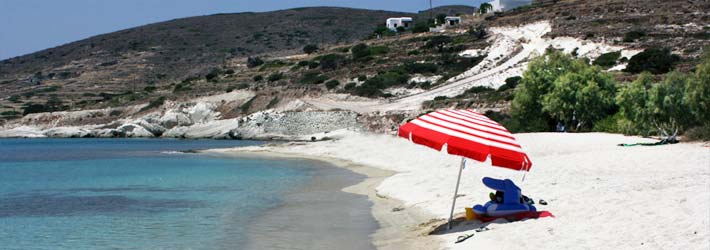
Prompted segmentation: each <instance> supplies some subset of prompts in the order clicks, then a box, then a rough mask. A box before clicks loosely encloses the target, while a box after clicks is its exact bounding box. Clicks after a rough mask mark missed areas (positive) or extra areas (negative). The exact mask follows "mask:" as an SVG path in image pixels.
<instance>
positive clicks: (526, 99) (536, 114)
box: [511, 50, 585, 132]
mask: <svg viewBox="0 0 710 250" xmlns="http://www.w3.org/2000/svg"><path fill="white" fill-rule="evenodd" d="M584 65H585V63H584V62H582V61H580V60H575V59H573V58H572V57H571V56H569V55H565V54H563V53H562V52H560V51H555V50H548V51H547V52H546V53H545V55H543V56H541V57H538V58H535V59H533V60H532V61H531V62H530V63H529V64H528V69H527V71H525V73H523V79H522V80H521V81H520V84H519V85H518V86H517V88H516V89H515V97H514V99H513V102H512V104H511V117H512V121H511V122H512V123H513V124H511V125H512V127H514V130H520V131H531V132H534V131H548V130H549V129H550V124H549V121H550V119H551V117H550V115H549V114H548V113H547V112H543V111H542V97H543V95H545V94H546V93H548V92H549V91H550V89H551V88H552V83H554V82H555V81H556V80H557V78H559V77H560V76H562V75H564V74H565V73H567V72H570V71H579V69H580V68H582V67H583V66H584Z"/></svg>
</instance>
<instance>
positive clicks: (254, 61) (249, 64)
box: [247, 57, 264, 68]
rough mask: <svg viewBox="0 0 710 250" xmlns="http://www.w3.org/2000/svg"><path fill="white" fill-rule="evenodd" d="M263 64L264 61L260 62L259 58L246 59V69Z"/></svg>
mask: <svg viewBox="0 0 710 250" xmlns="http://www.w3.org/2000/svg"><path fill="white" fill-rule="evenodd" d="M262 64H264V60H261V58H259V57H249V58H247V67H248V68H255V67H258V66H260V65H262Z"/></svg>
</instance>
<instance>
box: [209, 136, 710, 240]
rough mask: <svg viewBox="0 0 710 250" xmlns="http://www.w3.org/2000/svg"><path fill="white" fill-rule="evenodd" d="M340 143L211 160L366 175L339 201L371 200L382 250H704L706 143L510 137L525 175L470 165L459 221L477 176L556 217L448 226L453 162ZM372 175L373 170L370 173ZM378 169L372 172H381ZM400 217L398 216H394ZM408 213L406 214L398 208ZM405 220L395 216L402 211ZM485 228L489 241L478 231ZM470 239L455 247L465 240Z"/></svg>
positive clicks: (367, 141) (473, 197) (357, 141)
mask: <svg viewBox="0 0 710 250" xmlns="http://www.w3.org/2000/svg"><path fill="white" fill-rule="evenodd" d="M340 134H341V136H339V138H338V139H336V140H332V141H322V142H313V143H286V144H273V145H266V146H260V147H248V148H239V149H227V150H211V151H212V152H217V153H229V154H254V153H257V154H268V155H279V156H282V157H306V158H312V159H321V160H326V161H330V162H332V163H335V164H338V165H339V166H342V167H346V168H349V169H351V170H354V171H357V172H361V173H369V174H368V176H370V177H372V178H371V179H369V180H368V181H366V182H364V183H361V184H359V185H357V186H356V187H351V188H346V189H345V191H350V192H355V193H363V194H368V193H369V195H368V196H369V197H370V199H372V200H373V202H374V203H375V205H374V207H373V215H374V216H375V218H376V219H377V220H378V221H379V222H380V224H381V225H380V226H381V229H380V230H378V232H377V233H376V234H375V235H373V236H372V238H373V243H374V244H375V246H377V247H378V249H483V248H486V249H708V248H709V247H710V147H709V146H710V145H708V144H707V143H704V144H703V143H681V144H675V145H665V146H653V147H645V146H636V147H619V146H616V145H617V144H619V143H636V142H653V140H650V139H644V138H639V137H628V136H623V135H615V134H603V133H589V134H567V133H532V134H517V135H516V137H517V139H518V140H519V142H520V143H521V144H522V145H523V148H524V149H525V151H526V152H527V153H528V155H529V156H530V158H531V160H532V161H533V163H534V166H533V168H532V170H531V171H530V172H529V173H527V175H526V177H525V181H524V182H523V181H522V178H523V173H522V172H515V171H511V170H508V169H502V168H496V167H491V166H490V165H489V164H488V163H480V162H475V161H469V162H468V164H467V167H466V169H465V170H464V173H463V177H462V182H461V189H460V194H461V195H462V197H460V198H459V199H458V202H457V206H456V210H455V211H456V213H457V216H458V217H461V216H463V212H464V207H467V206H468V207H470V206H473V205H474V204H482V203H485V202H486V201H487V200H488V193H489V192H490V190H489V189H488V188H486V187H485V186H483V184H482V183H481V178H482V177H484V176H489V177H497V178H510V179H512V180H513V181H515V182H516V184H517V185H518V186H520V187H521V188H522V190H523V193H524V194H526V195H527V196H530V197H532V198H533V199H535V201H536V202H537V201H538V200H539V199H544V200H546V201H547V202H548V203H549V204H548V205H547V206H543V205H537V208H538V210H547V211H550V212H551V213H552V214H554V215H555V216H556V218H540V219H530V220H525V221H518V222H507V221H504V220H502V219H500V220H497V221H494V222H492V223H490V224H480V223H479V222H477V221H472V222H466V223H461V224H458V225H457V226H456V227H454V228H453V229H452V230H451V231H448V232H444V233H442V234H438V235H428V232H430V231H432V229H434V228H435V227H437V226H441V225H443V224H444V223H445V222H446V218H447V217H448V212H449V209H450V206H451V198H452V194H453V189H454V186H455V181H456V174H457V168H458V164H459V163H460V158H459V157H456V156H451V155H446V154H443V153H439V152H436V151H434V150H431V149H429V148H426V147H423V146H419V145H415V144H412V143H410V142H408V141H407V140H405V139H401V138H397V137H394V136H389V135H374V134H360V133H356V132H344V133H340ZM368 169H369V170H368ZM378 171H379V172H378ZM395 208H396V209H395ZM401 209H403V210H401ZM397 210H401V211H397ZM480 226H487V228H489V229H490V230H489V231H484V232H480V233H479V232H474V229H475V228H478V227H480ZM470 233H475V235H474V236H473V237H471V238H470V239H468V240H466V241H465V242H463V243H460V244H454V242H455V240H456V238H457V237H458V236H460V235H462V234H470Z"/></svg>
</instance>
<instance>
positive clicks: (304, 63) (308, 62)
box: [298, 61, 311, 67]
mask: <svg viewBox="0 0 710 250" xmlns="http://www.w3.org/2000/svg"><path fill="white" fill-rule="evenodd" d="M310 63H311V62H310V61H300V62H298V67H306V66H308V64H310Z"/></svg>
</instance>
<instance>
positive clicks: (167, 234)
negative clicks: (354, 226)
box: [0, 139, 373, 249]
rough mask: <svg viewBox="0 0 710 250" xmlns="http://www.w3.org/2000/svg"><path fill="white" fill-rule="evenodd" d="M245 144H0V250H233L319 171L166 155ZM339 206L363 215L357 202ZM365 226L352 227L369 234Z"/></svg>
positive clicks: (303, 164)
mask: <svg viewBox="0 0 710 250" xmlns="http://www.w3.org/2000/svg"><path fill="white" fill-rule="evenodd" d="M253 144H256V142H248V141H211V140H205V141H199V140H197V141H195V140H193V141H189V140H156V139H152V140H148V139H145V140H143V139H139V140H133V139H111V140H105V139H3V140H0V248H1V249H243V248H244V247H243V246H245V244H247V243H248V242H249V241H250V240H249V239H248V237H249V236H248V235H249V234H253V231H254V230H253V229H250V226H249V225H250V223H254V221H258V220H257V219H258V218H261V217H259V216H263V215H264V214H266V213H267V212H268V211H274V210H273V209H276V208H283V207H288V204H285V203H284V202H285V200H287V199H286V197H288V195H289V194H293V193H294V190H300V189H303V188H304V187H308V185H310V184H311V183H312V180H313V179H314V175H317V174H318V171H322V169H321V168H319V167H316V166H314V163H313V162H310V161H299V160H263V159H232V158H229V159H228V158H215V157H206V156H201V155H195V154H179V153H168V152H174V151H178V150H187V149H203V148H219V147H234V146H245V145H253ZM328 171H331V172H330V173H331V175H337V176H340V177H342V178H344V177H343V176H345V174H343V173H340V172H338V173H337V174H333V172H332V171H335V170H328ZM339 171H340V170H339ZM346 179H347V180H348V181H349V182H354V180H355V179H354V177H352V176H350V177H347V178H346ZM331 191H332V190H331ZM318 197H320V198H321V199H322V197H321V196H318ZM341 199H342V198H341ZM349 202H351V203H353V204H357V206H360V207H361V208H357V209H358V211H361V210H362V208H364V209H365V212H367V207H368V206H369V205H368V204H367V203H362V202H360V203H357V202H352V201H349ZM307 203H310V202H307ZM363 204H365V205H363ZM353 206H355V205H353ZM354 209H355V208H354ZM308 210H312V209H308ZM363 216H366V215H363ZM259 220H261V221H263V219H259ZM370 220H371V218H368V217H366V218H365V221H366V222H363V223H364V225H363V226H362V228H364V229H366V230H371V229H372V227H373V226H372V222H370ZM262 224H263V223H262ZM366 230H362V229H361V230H360V232H361V233H362V234H364V235H365V237H366V236H367V233H368V232H366ZM249 231H252V233H249Z"/></svg>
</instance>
